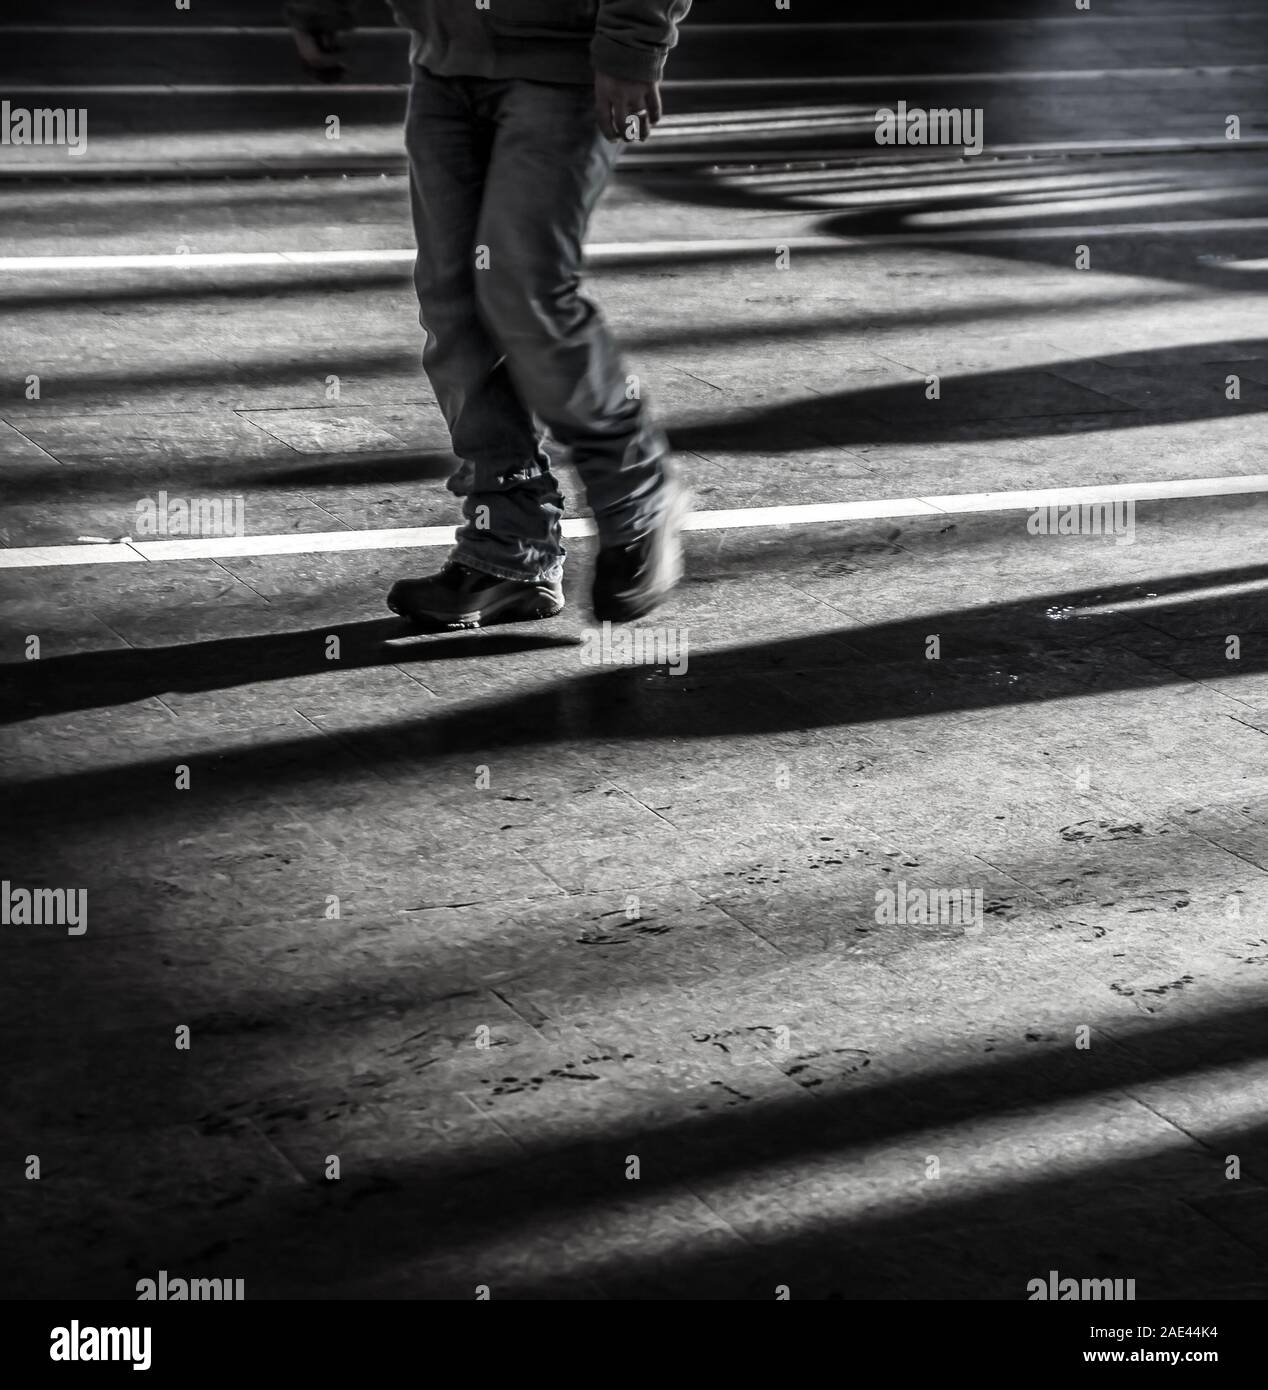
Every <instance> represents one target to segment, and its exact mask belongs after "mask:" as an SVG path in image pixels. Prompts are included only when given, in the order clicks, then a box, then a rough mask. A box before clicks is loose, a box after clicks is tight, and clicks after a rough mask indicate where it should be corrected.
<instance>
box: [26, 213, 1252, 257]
mask: <svg viewBox="0 0 1268 1390" xmlns="http://www.w3.org/2000/svg"><path fill="white" fill-rule="evenodd" d="M1026 211H1027V209H1026V208H1024V207H1019V208H1018V216H1021V215H1024V214H1025V212H1026ZM1232 231H1246V232H1252V231H1268V217H1224V218H1208V219H1203V220H1197V219H1195V220H1193V221H1178V222H1117V223H1115V222H1110V223H1105V224H1102V225H1099V226H1098V225H1094V224H1088V223H1086V222H1084V223H1081V224H1079V225H1077V226H1068V227H1064V226H1063V227H1001V228H981V229H972V228H968V229H965V230H964V231H939V232H895V233H892V234H888V235H884V236H839V237H837V236H779V235H778V234H776V233H772V234H771V235H769V236H764V237H717V238H713V239H708V238H704V237H700V238H686V239H684V240H679V241H601V242H593V243H591V244H590V245H589V246H587V247H586V259H587V261H589V262H590V263H591V264H597V265H602V264H603V262H604V261H616V260H629V259H631V258H641V257H642V258H647V259H651V260H654V259H656V258H657V257H660V256H691V255H697V256H716V255H719V254H733V253H738V254H744V253H746V252H747V253H750V254H752V255H755V256H758V255H760V256H765V255H768V254H769V253H770V252H771V251H773V250H774V248H775V247H777V246H786V247H788V249H789V250H790V251H823V250H833V249H836V250H844V249H847V248H850V247H867V246H903V245H927V244H930V243H936V242H956V243H959V242H994V241H1016V240H1018V239H1029V240H1035V239H1041V238H1046V237H1079V238H1086V237H1088V236H1103V237H1104V236H1139V235H1142V234H1149V235H1151V236H1157V235H1160V234H1163V233H1170V234H1173V235H1174V234H1176V233H1185V234H1194V233H1198V232H1201V233H1208V232H1232ZM415 255H416V252H414V251H413V250H412V249H407V250H384V251H202V252H192V253H190V254H189V255H174V254H171V253H164V254H155V255H116V256H4V257H0V271H9V272H30V271H50V270H53V271H58V272H63V271H75V270H165V269H184V268H185V267H189V266H198V267H203V268H217V267H222V268H223V267H229V268H237V267H250V266H301V265H392V264H399V265H412V264H413V263H414V257H415ZM1245 264H1248V265H1250V266H1252V267H1254V266H1256V265H1258V262H1246V263H1245Z"/></svg>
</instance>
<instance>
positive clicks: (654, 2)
mask: <svg viewBox="0 0 1268 1390" xmlns="http://www.w3.org/2000/svg"><path fill="white" fill-rule="evenodd" d="M690 8H691V0H599V20H598V23H597V25H596V26H595V36H594V42H593V44H592V45H591V47H590V59H591V62H592V63H593V64H594V68H595V71H596V72H601V73H604V74H606V75H607V76H608V77H623V78H626V79H627V80H629V81H631V82H659V81H660V79H661V75H662V74H663V73H664V70H665V59H666V58H667V57H668V56H669V50H670V49H671V48H673V46H674V45H675V44H676V43H677V42H678V26H679V24H680V23H681V22H682V21H683V19H684V18H685V17H686V14H687V11H688V10H689V9H690Z"/></svg>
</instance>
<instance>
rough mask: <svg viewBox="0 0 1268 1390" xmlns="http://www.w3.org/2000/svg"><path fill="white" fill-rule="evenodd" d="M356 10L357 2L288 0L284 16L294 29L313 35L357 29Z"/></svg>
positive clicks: (341, 0) (284, 7)
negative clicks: (329, 31) (327, 31)
mask: <svg viewBox="0 0 1268 1390" xmlns="http://www.w3.org/2000/svg"><path fill="white" fill-rule="evenodd" d="M356 8H357V7H356V0H286V4H284V5H283V6H282V15H283V17H284V18H285V20H286V22H287V24H288V25H290V27H291V28H292V29H302V30H303V31H304V32H305V33H313V32H314V31H315V30H318V29H329V30H336V29H337V30H344V29H352V28H355V27H356V22H357V14H356Z"/></svg>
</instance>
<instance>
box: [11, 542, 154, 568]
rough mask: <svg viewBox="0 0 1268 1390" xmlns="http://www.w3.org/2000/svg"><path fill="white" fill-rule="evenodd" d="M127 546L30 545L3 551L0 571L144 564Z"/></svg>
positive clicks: (143, 558) (140, 557) (140, 556)
mask: <svg viewBox="0 0 1268 1390" xmlns="http://www.w3.org/2000/svg"><path fill="white" fill-rule="evenodd" d="M144 562H145V556H144V555H138V554H137V552H136V551H135V550H132V549H130V548H129V547H128V546H126V545H28V546H22V547H20V548H16V549H12V550H0V569H11V570H12V569H39V568H41V567H42V566H45V565H128V564H144Z"/></svg>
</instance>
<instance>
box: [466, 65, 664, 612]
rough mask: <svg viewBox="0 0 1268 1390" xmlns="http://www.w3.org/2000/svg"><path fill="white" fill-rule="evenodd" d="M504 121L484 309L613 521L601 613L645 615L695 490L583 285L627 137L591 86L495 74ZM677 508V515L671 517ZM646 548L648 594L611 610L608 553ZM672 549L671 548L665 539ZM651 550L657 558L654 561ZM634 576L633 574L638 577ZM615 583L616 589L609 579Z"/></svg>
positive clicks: (489, 188) (490, 198)
mask: <svg viewBox="0 0 1268 1390" xmlns="http://www.w3.org/2000/svg"><path fill="white" fill-rule="evenodd" d="M489 105H490V110H491V113H492V115H493V116H494V118H495V120H496V125H497V130H496V135H495V137H494V141H493V149H492V154H491V158H490V161H489V166H488V174H487V176H486V181H485V196H484V202H483V204H482V207H481V212H480V219H479V224H478V227H477V231H476V240H477V241H478V242H479V243H480V244H481V245H483V246H486V247H487V248H488V256H489V260H488V266H487V268H486V269H484V270H477V272H476V276H475V282H476V293H477V296H478V298H479V304H480V312H481V314H482V315H483V317H484V319H485V322H486V323H487V324H488V326H489V329H490V332H491V334H492V336H493V338H494V339H495V340H496V342H497V344H498V346H499V348H501V349H502V351H503V352H505V353H506V363H507V366H508V367H509V370H510V376H511V379H512V381H513V382H514V383H515V389H516V392H517V394H518V396H519V398H520V399H521V400H522V401H524V403H525V404H526V405H527V406H528V407H529V408H530V409H531V410H532V411H533V412H534V413H535V414H536V415H537V416H538V417H539V418H540V419H541V420H542V421H543V422H544V423H545V424H546V425H547V426H548V427H549V429H550V431H551V433H552V434H553V435H554V437H555V438H556V439H557V440H558V441H559V442H560V443H561V444H562V445H564V446H565V447H566V448H567V449H568V450H569V451H570V454H571V457H572V459H573V462H574V463H575V465H576V468H577V471H578V472H579V473H580V475H581V479H582V482H583V483H584V484H585V488H586V496H587V500H588V501H589V503H590V507H591V509H592V510H593V512H594V515H595V521H596V524H597V526H598V531H599V543H600V546H601V548H602V549H601V554H600V566H599V569H600V575H599V577H597V578H596V594H595V598H596V615H597V616H600V617H607V616H611V617H617V618H624V617H631V616H638V614H637V613H636V612H635V611H634V608H635V607H640V606H641V608H642V611H646V610H647V609H648V608H649V607H652V606H655V602H656V601H658V600H659V598H660V597H663V594H664V592H665V591H666V590H667V588H668V587H670V586H671V585H672V583H673V582H676V578H677V574H676V572H675V573H672V574H671V571H672V570H673V568H674V560H675V558H676V553H677V551H676V547H677V538H676V532H675V534H673V535H672V536H670V537H669V538H668V542H667V544H668V549H669V550H672V551H673V554H665V555H662V554H661V553H660V551H659V550H657V549H656V546H655V545H653V546H652V549H651V550H650V551H649V549H648V544H647V538H649V537H650V538H652V540H653V541H654V542H656V543H657V544H659V542H660V541H661V540H662V539H665V536H664V534H663V533H667V532H668V531H669V523H670V522H671V521H672V523H673V525H674V527H675V528H676V526H677V525H678V524H680V522H681V516H680V515H679V513H680V511H681V510H682V509H683V508H684V506H685V501H684V497H685V495H684V494H682V493H681V489H679V488H678V487H677V485H676V484H675V483H673V481H672V480H671V479H670V477H669V473H668V468H667V453H668V446H667V443H666V441H665V438H664V436H663V435H662V434H661V433H660V431H659V430H658V429H657V428H656V427H655V426H654V424H653V423H652V422H651V420H650V419H649V417H648V414H647V412H646V410H645V409H644V407H643V403H642V401H641V400H640V399H639V395H638V393H637V392H636V391H634V390H632V389H631V388H630V384H629V379H628V377H627V374H626V370H625V367H624V364H623V363H622V361H621V357H620V353H619V351H618V349H617V347H616V344H615V343H614V342H613V340H612V336H611V334H610V333H609V332H608V329H607V326H606V324H605V323H604V321H603V318H602V316H601V315H600V313H599V311H598V309H597V308H596V307H595V306H594V304H593V303H591V302H590V300H589V299H587V298H586V296H585V295H584V294H582V293H581V290H580V275H581V258H582V246H583V242H584V238H585V232H586V227H587V224H588V223H589V220H590V215H591V213H592V212H593V210H594V206H595V204H596V203H597V201H598V199H599V196H600V194H601V193H602V191H603V189H604V187H605V185H606V183H607V180H608V177H609V175H610V173H611V171H612V167H613V165H614V164H615V162H616V158H617V154H618V152H619V148H620V147H619V146H618V145H615V144H611V143H609V142H608V141H606V140H605V139H604V138H603V136H602V134H601V133H600V131H599V129H598V125H597V122H596V120H595V112H594V96H593V93H592V91H591V89H590V88H589V87H588V86H582V85H580V84H562V83H561V84H556V83H542V82H529V81H518V80H517V81H508V82H499V83H492V84H489ZM671 514H672V515H671ZM636 542H642V543H643V544H642V549H640V548H639V546H638V545H634V546H633V547H632V548H633V551H634V552H635V553H634V554H633V557H632V560H631V563H632V564H633V563H635V562H637V563H636V565H635V567H636V568H637V565H642V566H643V567H644V570H646V569H647V567H648V564H650V563H651V562H652V561H654V562H655V564H653V565H652V568H653V569H654V568H655V565H656V564H658V565H660V568H661V572H660V573H659V574H650V576H649V574H648V573H644V574H642V579H643V580H646V581H647V582H646V583H644V585H643V588H644V590H645V592H643V593H642V595H641V598H640V599H639V600H638V602H637V603H635V604H634V605H633V606H629V605H627V606H626V607H627V609H628V611H626V610H622V611H620V612H618V611H615V609H614V610H613V611H612V612H610V613H609V612H600V611H599V609H600V607H602V606H604V605H602V604H600V602H599V600H600V593H599V578H601V577H602V570H603V566H604V563H605V560H606V561H607V562H609V568H610V567H611V565H610V562H611V561H612V559H613V557H616V558H617V560H618V561H620V563H624V560H623V559H622V554H623V551H624V549H625V548H626V547H631V544H632V543H636ZM661 549H665V547H661ZM649 557H650V559H649ZM627 577H628V576H627ZM609 587H610V586H609Z"/></svg>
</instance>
